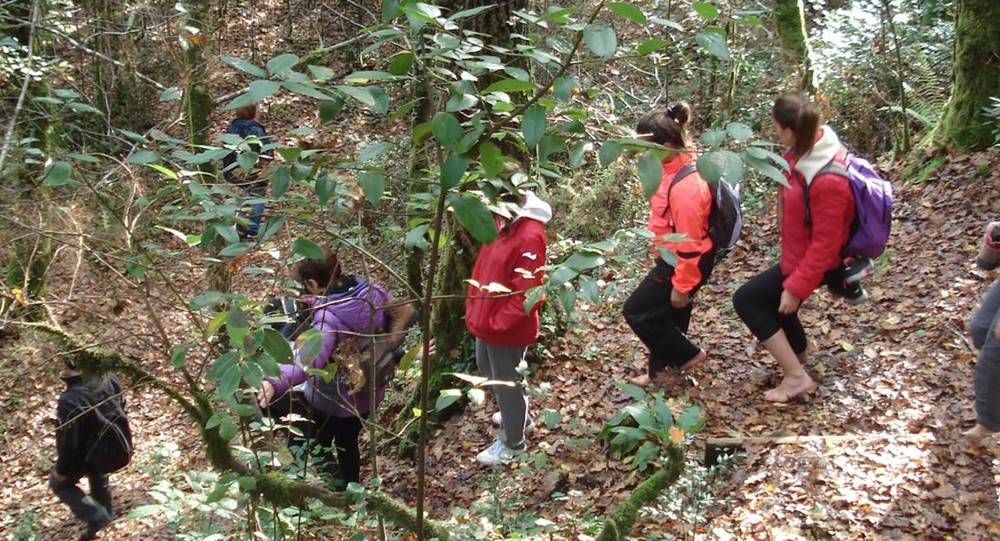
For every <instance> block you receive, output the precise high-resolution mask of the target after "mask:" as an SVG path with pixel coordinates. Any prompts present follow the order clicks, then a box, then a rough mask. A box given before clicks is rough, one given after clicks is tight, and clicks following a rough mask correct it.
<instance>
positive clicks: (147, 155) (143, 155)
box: [125, 150, 160, 164]
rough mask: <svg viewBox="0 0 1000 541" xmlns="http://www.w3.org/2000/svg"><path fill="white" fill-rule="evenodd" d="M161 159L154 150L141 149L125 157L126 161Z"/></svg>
mask: <svg viewBox="0 0 1000 541" xmlns="http://www.w3.org/2000/svg"><path fill="white" fill-rule="evenodd" d="M159 159H160V155H159V154H158V153H156V152H153V151H152V150H140V151H139V152H135V153H133V154H131V155H129V157H128V158H126V159H125V163H136V164H144V163H153V162H155V161H158V160H159Z"/></svg>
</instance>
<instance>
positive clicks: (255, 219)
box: [222, 104, 274, 238]
mask: <svg viewBox="0 0 1000 541" xmlns="http://www.w3.org/2000/svg"><path fill="white" fill-rule="evenodd" d="M226 133H231V134H234V135H238V136H239V137H241V138H243V139H246V138H248V137H251V136H252V137H256V139H257V140H258V141H259V142H256V141H254V142H248V144H246V145H240V148H239V149H238V150H237V151H236V152H231V153H230V154H229V155H228V156H226V157H225V158H223V159H222V164H223V170H222V174H223V176H224V177H225V178H226V181H228V182H229V183H231V184H235V185H237V186H239V187H241V188H242V189H243V195H244V197H246V198H247V199H261V198H264V197H266V196H267V180H266V179H261V178H260V171H259V166H260V165H261V161H262V160H271V159H273V158H274V149H273V148H265V147H266V146H267V145H269V144H270V143H271V142H272V140H271V136H270V135H268V134H267V130H266V129H264V126H262V125H261V124H260V123H259V122H257V106H256V105H253V104H251V105H246V106H244V107H240V108H239V109H236V118H234V119H233V121H232V122H230V123H229V126H228V127H227V128H226ZM241 151H249V152H255V153H257V154H258V155H259V159H258V162H257V166H256V167H254V168H253V169H251V170H250V171H245V170H243V168H241V167H240V166H239V165H236V157H237V156H238V154H239V152H241ZM264 163H266V162H264ZM241 173H242V175H241ZM264 208H265V204H264V203H263V202H254V203H251V205H250V218H249V221H250V226H249V227H247V229H246V231H244V232H243V235H242V236H243V237H244V238H254V237H256V236H257V232H258V230H259V229H260V222H261V220H263V219H264Z"/></svg>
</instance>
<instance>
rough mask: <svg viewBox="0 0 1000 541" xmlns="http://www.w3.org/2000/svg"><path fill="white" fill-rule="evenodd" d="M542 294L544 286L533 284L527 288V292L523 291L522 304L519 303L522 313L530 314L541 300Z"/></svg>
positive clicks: (543, 293)
mask: <svg viewBox="0 0 1000 541" xmlns="http://www.w3.org/2000/svg"><path fill="white" fill-rule="evenodd" d="M544 295H545V286H535V287H533V288H531V289H529V290H528V291H527V292H525V294H524V304H523V305H521V308H524V313H525V314H530V313H531V311H532V310H534V309H535V306H536V305H537V304H538V303H539V302H541V300H542V297H543V296H544Z"/></svg>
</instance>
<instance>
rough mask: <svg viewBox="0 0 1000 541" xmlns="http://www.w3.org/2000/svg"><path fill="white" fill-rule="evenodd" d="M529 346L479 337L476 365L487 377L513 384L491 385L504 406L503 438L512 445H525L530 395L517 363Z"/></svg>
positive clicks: (502, 420) (502, 411) (504, 441)
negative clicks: (501, 342)
mask: <svg viewBox="0 0 1000 541" xmlns="http://www.w3.org/2000/svg"><path fill="white" fill-rule="evenodd" d="M527 350H528V348H527V347H507V346H494V345H492V344H487V343H486V342H484V341H482V340H481V339H479V338H477V339H476V365H478V366H479V373H480V375H482V376H483V377H484V378H489V379H491V380H495V381H504V382H507V381H509V382H511V383H512V384H513V385H491V386H490V387H491V388H492V390H493V396H494V397H495V398H496V400H497V405H499V406H500V417H501V421H500V441H502V442H503V444H504V445H506V446H507V447H510V448H511V449H520V448H522V447H524V427H525V425H526V424H527V422H528V398H527V397H526V396H525V395H524V387H523V386H522V385H521V375H520V374H518V373H517V370H516V369H517V365H518V364H520V362H521V359H523V358H524V352H525V351H527Z"/></svg>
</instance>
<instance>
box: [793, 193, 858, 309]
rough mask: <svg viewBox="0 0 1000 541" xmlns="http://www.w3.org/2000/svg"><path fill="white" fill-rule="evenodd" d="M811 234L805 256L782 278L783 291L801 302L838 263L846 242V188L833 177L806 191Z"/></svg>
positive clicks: (849, 208) (849, 207)
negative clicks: (810, 218)
mask: <svg viewBox="0 0 1000 541" xmlns="http://www.w3.org/2000/svg"><path fill="white" fill-rule="evenodd" d="M809 200H810V205H809V207H810V209H811V213H812V235H811V238H810V240H809V245H808V246H807V247H806V252H805V255H803V256H802V259H801V260H800V261H799V264H798V266H797V267H796V268H795V270H794V271H792V273H791V274H789V275H788V277H787V278H785V282H784V284H783V286H784V288H785V289H786V290H788V292H789V293H791V294H792V295H795V296H796V297H797V298H799V299H801V300H805V299H807V298H809V295H811V294H812V292H813V291H815V290H816V288H818V287H819V285H820V284H821V283H822V282H823V275H824V274H826V272H827V271H828V270H830V269H832V268H834V267H836V266H837V265H838V264H839V263H840V250H841V248H843V245H844V242H845V241H846V240H847V233H848V228H849V227H850V223H851V220H850V219H848V216H847V215H848V214H849V213H853V211H854V197H853V196H852V195H851V187H850V185H849V184H848V183H847V182H845V181H844V179H843V178H842V177H839V176H837V175H821V176H819V177H817V178H815V179H813V182H812V187H811V188H810V191H809Z"/></svg>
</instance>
